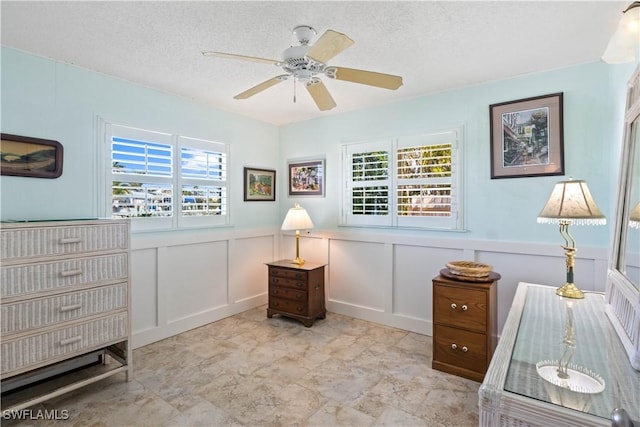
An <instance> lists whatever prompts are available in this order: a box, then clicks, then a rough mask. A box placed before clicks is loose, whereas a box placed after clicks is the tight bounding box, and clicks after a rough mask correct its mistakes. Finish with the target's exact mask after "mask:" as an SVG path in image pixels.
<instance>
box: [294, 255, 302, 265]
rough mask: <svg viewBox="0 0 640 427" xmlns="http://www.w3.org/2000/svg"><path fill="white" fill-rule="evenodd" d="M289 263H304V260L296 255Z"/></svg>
mask: <svg viewBox="0 0 640 427" xmlns="http://www.w3.org/2000/svg"><path fill="white" fill-rule="evenodd" d="M291 264H295V265H302V264H304V260H303V259H302V258H300V257H296V259H294V260H291Z"/></svg>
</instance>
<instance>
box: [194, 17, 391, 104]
mask: <svg viewBox="0 0 640 427" xmlns="http://www.w3.org/2000/svg"><path fill="white" fill-rule="evenodd" d="M316 34H317V33H316V30H315V29H314V28H313V27H310V26H308V25H299V26H297V27H295V28H294V29H293V35H294V36H295V38H296V39H297V40H298V42H299V43H300V46H291V47H290V48H288V49H285V51H284V52H283V54H282V60H281V61H278V60H274V59H265V58H257V57H254V56H244V55H236V54H233V53H225V52H212V51H206V52H202V54H203V55H205V56H217V57H221V58H229V59H240V60H245V61H253V62H261V63H266V64H272V65H276V66H278V67H281V68H282V69H283V70H284V71H285V72H286V74H281V75H279V76H276V77H273V78H271V79H269V80H267V81H264V82H262V83H260V84H258V85H256V86H254V87H252V88H250V89H248V90H246V91H244V92H242V93H240V94H238V95H236V96H234V97H233V98H234V99H247V98H249V97H251V96H253V95H256V94H257V93H260V92H262V91H263V90H265V89H268V88H270V87H271V86H274V85H276V84H278V83H280V82H283V81H285V80H287V79H288V78H289V77H293V78H294V98H293V100H294V102H295V82H296V81H298V82H300V83H302V84H304V86H305V87H306V88H307V91H308V92H309V94H310V95H311V97H312V98H313V100H314V102H315V103H316V105H317V106H318V108H319V109H320V110H321V111H326V110H331V109H332V108H334V107H335V106H336V103H335V101H334V100H333V97H332V96H331V94H330V93H329V91H328V90H327V88H326V86H325V85H324V83H322V80H320V78H319V77H318V76H319V75H321V74H324V75H325V76H327V77H329V78H331V79H336V80H344V81H349V82H353V83H360V84H364V85H369V86H376V87H380V88H384V89H391V90H396V89H398V88H399V87H400V86H402V77H400V76H394V75H391V74H383V73H376V72H373V71H365V70H357V69H353V68H345V67H334V66H328V65H327V61H329V60H330V59H331V58H333V57H334V56H336V55H337V54H339V53H340V52H342V51H343V50H345V49H346V48H348V47H349V46H351V45H352V44H353V43H354V42H353V40H351V39H350V38H349V37H347V36H346V35H344V34H342V33H339V32H337V31H333V30H327V31H325V33H324V34H323V35H322V36H321V37H320V38H319V39H318V40H317V41H316V42H315V43H314V44H313V45H311V46H310V45H309V42H310V41H311V39H312V37H313V36H315V35H316Z"/></svg>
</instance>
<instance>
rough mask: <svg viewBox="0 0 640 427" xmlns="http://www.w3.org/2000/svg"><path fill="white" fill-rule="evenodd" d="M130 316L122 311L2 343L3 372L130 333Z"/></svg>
mask: <svg viewBox="0 0 640 427" xmlns="http://www.w3.org/2000/svg"><path fill="white" fill-rule="evenodd" d="M127 331H128V316H127V313H126V312H120V313H117V314H115V315H112V316H109V317H102V318H99V319H95V320H92V321H89V322H85V323H81V324H76V325H71V326H67V327H63V328H58V329H54V330H51V331H48V332H44V333H41V334H37V335H31V336H27V337H24V338H19V339H15V340H10V341H6V342H3V343H2V351H1V355H2V362H1V366H2V374H3V375H5V374H13V373H19V372H20V371H24V370H28V369H31V368H36V367H38V366H39V365H41V366H42V365H47V364H50V363H53V362H56V361H58V360H62V359H66V358H68V357H70V356H73V355H74V354H76V353H77V354H80V353H83V352H86V351H90V350H92V349H93V348H99V347H101V346H103V345H106V344H108V343H113V342H117V341H118V340H119V339H125V338H126V337H127V336H128V332H127Z"/></svg>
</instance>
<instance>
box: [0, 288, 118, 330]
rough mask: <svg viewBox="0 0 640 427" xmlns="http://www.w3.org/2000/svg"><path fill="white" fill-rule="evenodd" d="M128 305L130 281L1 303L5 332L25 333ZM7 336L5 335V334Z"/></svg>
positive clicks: (2, 327) (2, 326)
mask: <svg viewBox="0 0 640 427" xmlns="http://www.w3.org/2000/svg"><path fill="white" fill-rule="evenodd" d="M126 306H127V284H126V283H120V284H117V285H111V286H101V287H97V288H93V289H88V290H85V291H78V292H70V293H67V294H63V295H55V296H51V297H47V298H34V299H30V300H27V301H22V302H18V303H14V304H6V305H2V308H1V310H2V325H1V328H0V329H1V331H2V334H3V335H4V334H12V333H18V332H26V331H28V330H30V329H35V328H41V327H45V326H51V325H54V324H56V323H61V322H68V321H71V320H75V319H80V318H83V317H89V316H93V315H97V314H100V313H107V312H109V311H114V310H119V309H121V308H125V307H126ZM5 338H6V337H5Z"/></svg>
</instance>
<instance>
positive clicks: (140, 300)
mask: <svg viewBox="0 0 640 427" xmlns="http://www.w3.org/2000/svg"><path fill="white" fill-rule="evenodd" d="M156 252H157V251H156V249H155V248H150V249H141V250H137V251H132V252H131V257H130V260H131V261H130V262H131V307H132V310H131V329H132V334H133V335H135V334H136V333H141V332H143V331H146V330H151V329H153V328H156V327H158V275H157V268H158V266H157V262H156ZM134 284H135V286H134Z"/></svg>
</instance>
